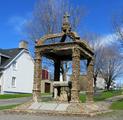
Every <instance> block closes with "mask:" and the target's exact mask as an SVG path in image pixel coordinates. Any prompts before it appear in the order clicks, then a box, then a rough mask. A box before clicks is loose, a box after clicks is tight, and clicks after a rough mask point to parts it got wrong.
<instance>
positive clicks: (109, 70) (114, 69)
mask: <svg viewBox="0 0 123 120" xmlns="http://www.w3.org/2000/svg"><path fill="white" fill-rule="evenodd" d="M114 50H116V49H115V47H114V46H111V47H109V46H108V48H104V52H103V54H104V55H103V59H102V60H101V68H100V75H101V77H102V78H103V79H104V80H105V83H106V89H107V90H110V87H111V85H112V82H113V81H114V80H116V79H117V78H118V77H120V76H122V75H123V70H122V67H123V63H122V57H121V56H120V54H119V53H118V52H117V51H114Z"/></svg>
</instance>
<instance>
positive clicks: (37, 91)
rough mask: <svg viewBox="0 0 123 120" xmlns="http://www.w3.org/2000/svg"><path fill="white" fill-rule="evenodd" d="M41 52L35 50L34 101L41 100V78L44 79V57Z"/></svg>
mask: <svg viewBox="0 0 123 120" xmlns="http://www.w3.org/2000/svg"><path fill="white" fill-rule="evenodd" d="M41 57H42V56H41V54H40V52H37V51H36V52H35V64H34V81H33V101H34V102H39V101H41V99H40V96H41V79H42V74H41V73H42V58H41Z"/></svg>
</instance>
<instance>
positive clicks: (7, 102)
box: [0, 97, 31, 106]
mask: <svg viewBox="0 0 123 120" xmlns="http://www.w3.org/2000/svg"><path fill="white" fill-rule="evenodd" d="M29 100H31V97H22V98H13V99H1V100H0V106H6V105H15V104H21V103H25V102H27V101H29Z"/></svg>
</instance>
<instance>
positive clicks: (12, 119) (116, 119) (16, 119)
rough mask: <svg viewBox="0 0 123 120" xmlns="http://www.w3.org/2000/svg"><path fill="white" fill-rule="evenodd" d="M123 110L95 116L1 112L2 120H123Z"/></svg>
mask: <svg viewBox="0 0 123 120" xmlns="http://www.w3.org/2000/svg"><path fill="white" fill-rule="evenodd" d="M122 113H123V111H118V112H114V113H109V114H105V115H100V116H95V117H85V116H82V117H73V116H72V117H70V116H48V115H40V116H36V115H29V114H26V115H24V114H18V115H16V114H4V113H0V120H123V114H122Z"/></svg>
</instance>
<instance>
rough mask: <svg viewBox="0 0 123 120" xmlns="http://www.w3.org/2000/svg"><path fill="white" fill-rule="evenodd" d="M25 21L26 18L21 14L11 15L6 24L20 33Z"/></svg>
mask: <svg viewBox="0 0 123 120" xmlns="http://www.w3.org/2000/svg"><path fill="white" fill-rule="evenodd" d="M26 22H27V19H26V18H24V17H21V16H12V17H11V18H9V20H8V24H9V25H10V26H11V27H12V29H14V30H15V31H16V32H17V33H21V32H22V29H23V27H24V24H25V23H26Z"/></svg>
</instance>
